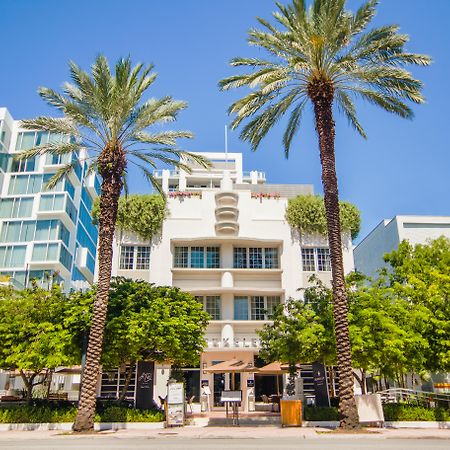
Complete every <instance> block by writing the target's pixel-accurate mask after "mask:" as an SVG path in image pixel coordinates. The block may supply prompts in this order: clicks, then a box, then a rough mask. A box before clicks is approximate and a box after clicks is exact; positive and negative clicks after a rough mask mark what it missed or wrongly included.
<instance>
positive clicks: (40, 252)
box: [29, 241, 72, 278]
mask: <svg viewBox="0 0 450 450" xmlns="http://www.w3.org/2000/svg"><path fill="white" fill-rule="evenodd" d="M71 266H72V255H71V254H70V253H69V251H68V250H67V248H66V246H65V245H64V243H63V242H62V241H55V242H45V243H40V242H39V243H38V242H35V243H33V253H32V256H31V261H30V263H29V267H30V269H31V270H33V269H39V270H41V269H44V270H45V269H47V270H52V271H53V272H58V273H60V274H61V275H62V276H63V278H67V277H69V276H70V270H71Z"/></svg>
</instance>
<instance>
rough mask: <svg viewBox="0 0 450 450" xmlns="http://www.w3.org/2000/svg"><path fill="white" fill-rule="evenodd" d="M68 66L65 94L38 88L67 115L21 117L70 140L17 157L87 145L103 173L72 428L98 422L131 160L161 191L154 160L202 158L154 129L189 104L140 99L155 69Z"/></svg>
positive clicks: (92, 168)
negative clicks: (91, 296)
mask: <svg viewBox="0 0 450 450" xmlns="http://www.w3.org/2000/svg"><path fill="white" fill-rule="evenodd" d="M69 65H70V76H71V79H72V83H71V84H70V83H65V85H64V87H63V93H62V94H61V93H58V92H56V91H54V90H52V89H48V88H40V89H39V95H40V96H41V97H42V98H43V99H44V100H45V101H47V103H49V104H50V105H52V106H54V107H56V108H57V109H59V110H60V111H61V112H62V113H63V117H62V118H51V117H38V118H36V119H33V120H25V121H23V122H22V126H23V127H24V128H27V129H30V130H42V131H48V132H50V133H59V134H63V135H66V136H71V139H70V140H69V139H67V140H66V141H68V142H50V143H48V144H46V145H43V146H39V147H35V148H32V149H30V150H27V151H25V152H22V153H21V154H20V155H19V156H18V158H19V159H27V158H31V157H34V156H37V155H39V154H45V153H50V154H57V155H63V154H73V152H75V151H77V150H78V149H79V148H81V147H83V148H87V149H88V150H89V154H90V157H89V158H87V159H86V163H87V164H88V169H87V173H91V172H97V173H98V174H99V175H100V177H101V193H100V216H99V241H98V262H99V270H98V287H97V294H96V298H95V303H94V310H93V317H92V325H91V330H90V333H89V342H88V348H87V354H86V364H85V368H84V371H83V378H82V385H81V386H82V387H81V395H80V402H79V407H78V415H77V418H76V421H75V423H74V427H73V429H74V430H75V431H89V430H92V429H93V427H94V415H95V400H96V387H97V380H98V376H99V370H100V357H101V352H102V343H103V333H104V326H105V319H106V311H107V306H108V292H109V287H110V279H111V262H112V249H113V247H112V246H113V236H114V229H115V223H116V218H117V207H118V201H119V197H120V194H121V192H122V189H123V188H124V186H125V187H126V178H125V176H126V172H127V166H128V165H129V164H135V165H136V166H137V167H138V168H139V169H141V170H142V171H143V173H144V175H145V177H146V178H147V179H148V180H149V181H150V182H151V183H152V184H153V186H154V187H155V188H156V189H158V190H160V189H161V188H160V186H159V185H158V183H157V182H156V181H155V179H154V178H153V176H152V173H151V172H150V171H149V169H150V168H155V167H156V162H157V161H160V162H163V163H165V164H173V165H174V166H176V167H181V168H183V169H185V170H188V171H189V167H188V166H187V165H186V162H188V161H189V160H193V161H195V162H196V163H199V164H201V165H203V166H207V165H208V162H207V161H206V160H204V159H203V158H201V157H199V156H196V155H192V154H190V153H186V152H183V151H180V150H178V149H177V147H176V143H177V139H179V138H191V137H192V134H191V133H190V132H188V131H161V130H160V131H156V132H153V133H152V132H150V131H149V130H148V129H149V127H151V126H152V125H157V124H165V123H167V122H172V121H174V120H175V119H176V118H177V115H178V113H179V112H180V111H181V110H182V109H184V108H186V106H187V105H186V103H185V102H183V101H177V100H173V99H172V98H171V97H163V98H161V99H159V100H158V99H150V100H147V101H145V102H142V101H141V99H142V96H143V95H144V93H145V92H146V91H147V89H148V88H149V87H150V86H151V84H152V83H153V82H154V81H155V78H156V73H154V72H152V69H153V66H148V67H144V65H143V64H137V65H136V66H135V67H132V65H131V60H130V58H127V59H120V60H119V61H118V62H117V64H116V66H115V69H114V74H112V73H111V71H110V68H109V64H108V61H107V59H106V58H105V57H104V56H99V57H98V58H97V59H96V61H95V62H94V64H93V65H92V75H89V74H88V73H87V72H85V71H83V70H82V69H81V68H80V67H79V66H78V65H76V64H75V63H73V62H70V63H69ZM76 164H77V160H76V158H74V161H73V162H71V163H69V164H67V165H66V166H64V167H62V168H61V169H60V170H58V171H57V172H56V173H55V175H54V176H53V177H52V179H51V180H50V182H49V184H48V186H49V187H52V186H53V185H55V184H56V183H57V182H58V180H60V179H61V178H63V177H65V176H66V175H67V174H68V173H69V172H70V171H71V170H73V169H74V167H75V165H76Z"/></svg>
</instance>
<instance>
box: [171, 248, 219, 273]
mask: <svg viewBox="0 0 450 450" xmlns="http://www.w3.org/2000/svg"><path fill="white" fill-rule="evenodd" d="M173 266H174V267H178V268H186V267H191V268H193V269H203V268H208V269H217V268H219V267H220V247H197V246H194V247H175V248H174V258H173Z"/></svg>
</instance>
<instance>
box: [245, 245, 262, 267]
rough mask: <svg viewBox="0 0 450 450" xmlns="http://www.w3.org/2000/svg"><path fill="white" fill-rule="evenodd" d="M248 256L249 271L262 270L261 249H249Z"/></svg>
mask: <svg viewBox="0 0 450 450" xmlns="http://www.w3.org/2000/svg"><path fill="white" fill-rule="evenodd" d="M248 255H249V257H248V267H249V269H262V268H263V258H262V248H249V249H248Z"/></svg>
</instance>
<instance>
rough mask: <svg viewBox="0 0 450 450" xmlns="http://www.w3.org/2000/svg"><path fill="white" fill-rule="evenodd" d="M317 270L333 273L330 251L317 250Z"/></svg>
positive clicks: (326, 249)
mask: <svg viewBox="0 0 450 450" xmlns="http://www.w3.org/2000/svg"><path fill="white" fill-rule="evenodd" d="M317 269H318V270H319V272H331V259H330V249H328V248H318V249H317Z"/></svg>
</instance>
